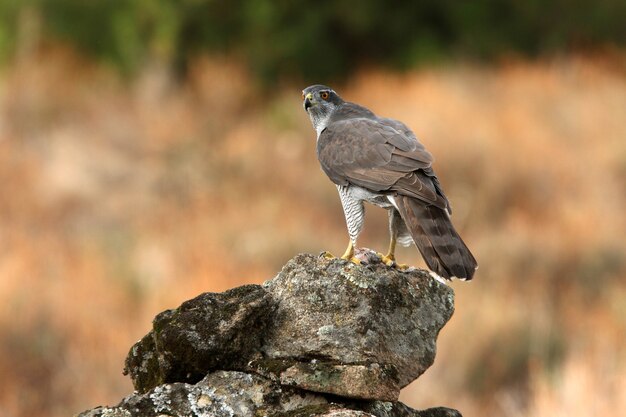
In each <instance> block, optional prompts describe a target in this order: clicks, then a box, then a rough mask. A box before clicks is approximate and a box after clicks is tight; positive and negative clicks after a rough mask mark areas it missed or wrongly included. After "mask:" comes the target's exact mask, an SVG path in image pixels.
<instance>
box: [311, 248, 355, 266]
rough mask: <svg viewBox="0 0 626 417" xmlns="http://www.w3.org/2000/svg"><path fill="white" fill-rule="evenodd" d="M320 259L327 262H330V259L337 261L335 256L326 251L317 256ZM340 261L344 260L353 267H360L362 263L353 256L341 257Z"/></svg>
mask: <svg viewBox="0 0 626 417" xmlns="http://www.w3.org/2000/svg"><path fill="white" fill-rule="evenodd" d="M319 257H320V258H324V259H328V260H332V259H337V257H336V256H335V255H333V254H332V253H330V252H328V251H326V250H325V251H324V252H322V253H320V255H319ZM341 259H344V260H346V261H350V262H352V263H353V264H355V265H361V264H362V262H361V260H360V259H359V258H357V257H355V256H346V255H344V256H342V257H341Z"/></svg>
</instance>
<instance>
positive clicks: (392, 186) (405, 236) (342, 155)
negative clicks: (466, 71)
mask: <svg viewBox="0 0 626 417" xmlns="http://www.w3.org/2000/svg"><path fill="white" fill-rule="evenodd" d="M302 99H303V101H304V102H303V106H304V110H305V111H306V112H307V113H308V115H309V117H310V119H311V123H312V124H313V128H314V129H315V131H316V133H317V157H318V159H319V162H320V164H321V166H322V170H323V171H324V172H325V173H326V175H328V177H329V178H330V180H331V181H332V182H333V183H335V185H336V186H337V190H338V191H339V197H340V198H341V204H342V206H343V210H344V214H345V217H346V224H347V227H348V234H349V236H350V241H349V242H348V248H347V249H346V251H345V253H344V254H343V256H342V258H343V259H348V260H351V261H353V262H355V263H359V260H358V259H356V258H355V257H354V248H355V247H356V243H357V238H358V236H359V233H360V232H361V229H362V227H363V223H364V215H365V208H364V204H363V203H364V202H368V203H371V204H374V205H376V206H379V207H382V208H384V209H387V211H388V214H389V232H390V234H391V240H390V243H389V251H388V253H387V254H386V255H382V254H381V259H382V261H383V262H384V263H385V264H387V265H390V266H391V265H394V264H395V255H394V253H395V249H396V243H400V244H401V245H403V246H409V245H410V244H411V243H412V242H413V243H415V245H416V246H417V248H418V249H419V251H420V253H421V254H422V257H423V258H424V260H425V261H426V265H428V268H429V269H430V270H431V271H433V272H434V273H436V274H437V275H439V276H440V277H442V278H446V279H451V278H452V277H456V278H459V279H462V280H470V279H472V276H473V275H474V271H475V270H476V268H477V267H478V264H477V263H476V259H474V256H473V255H472V254H471V252H470V251H469V249H468V248H467V246H466V245H465V243H464V242H463V240H462V239H461V237H460V236H459V234H458V233H457V232H456V230H455V229H454V226H453V225H452V222H451V220H450V214H451V209H450V203H449V202H448V199H447V198H446V196H445V194H444V193H443V190H442V188H441V184H440V183H439V180H438V179H437V177H436V176H435V173H434V171H433V168H432V162H433V157H432V156H431V154H430V153H429V152H428V151H427V150H426V149H425V148H424V145H422V144H421V143H420V142H419V141H418V140H417V138H416V137H415V134H414V133H413V132H412V131H411V130H410V129H409V128H408V127H407V126H406V125H405V124H404V123H402V122H400V121H398V120H394V119H388V118H384V117H379V116H377V115H375V114H374V113H373V112H371V111H370V110H368V109H366V108H365V107H363V106H360V105H358V104H355V103H350V102H347V101H344V100H343V99H342V98H341V97H340V96H339V95H338V94H337V93H336V92H335V91H334V90H333V89H331V88H330V87H327V86H324V85H312V86H310V87H307V88H305V89H304V90H303V91H302Z"/></svg>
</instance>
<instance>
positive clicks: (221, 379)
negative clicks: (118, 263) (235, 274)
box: [79, 254, 460, 417]
mask: <svg viewBox="0 0 626 417" xmlns="http://www.w3.org/2000/svg"><path fill="white" fill-rule="evenodd" d="M453 311H454V292H453V291H452V289H451V288H450V287H448V286H446V285H445V284H442V283H440V282H438V281H436V280H435V279H433V278H432V277H431V276H430V274H429V273H428V272H427V271H423V270H418V269H414V270H411V271H399V270H396V269H394V268H389V267H387V266H386V265H384V264H382V263H380V262H378V263H377V262H375V261H372V262H370V263H369V264H367V265H355V264H353V263H350V262H347V261H344V260H341V259H332V260H329V259H326V258H323V257H316V256H313V255H307V254H304V255H298V256H296V257H295V258H293V259H292V260H290V261H289V262H288V263H287V264H286V265H285V266H284V267H283V270H282V271H281V272H280V273H279V274H278V275H277V276H276V277H275V278H273V279H271V280H269V281H267V282H265V283H264V284H263V285H245V286H242V287H238V288H234V289H231V290H229V291H226V292H224V293H219V294H216V293H205V294H202V295H200V296H198V297H196V298H194V299H192V300H189V301H186V302H184V303H183V304H182V305H181V306H180V307H178V308H177V309H173V310H167V311H164V312H162V313H160V314H159V315H157V316H156V318H155V319H154V322H153V328H152V330H151V331H150V332H149V333H148V334H147V335H146V336H145V337H144V338H143V339H141V340H140V341H139V342H137V343H136V344H135V345H134V346H133V347H132V348H131V350H130V352H129V354H128V357H127V359H126V367H125V373H127V374H129V375H130V377H131V378H132V381H133V385H134V387H135V389H136V391H135V393H134V394H132V395H130V396H128V397H126V398H125V399H123V400H122V401H121V402H120V403H119V404H118V405H116V406H112V407H98V408H95V409H92V410H89V411H85V412H83V413H81V414H80V415H79V416H80V417H96V416H103V417H115V416H120V417H121V416H124V417H128V416H217V417H222V416H224V417H225V416H229V417H235V416H284V417H287V416H303V417H304V416H346V417H348V416H378V417H401V416H422V417H427V416H428V417H438V416H440V417H444V416H460V414H459V413H458V411H456V410H453V409H449V408H443V407H441V408H431V409H428V410H422V411H417V410H413V409H411V408H409V407H407V406H406V405H404V404H402V403H401V402H399V401H398V395H399V393H400V389H401V388H403V387H404V386H406V385H408V384H409V383H411V382H412V381H414V380H415V379H417V378H418V377H419V376H420V375H421V374H422V373H423V372H424V371H425V370H426V369H427V368H428V367H429V366H431V365H432V363H433V361H434V359H435V350H436V340H437V335H438V334H439V331H440V330H441V328H442V327H443V326H444V325H445V324H446V322H447V321H448V320H449V319H450V317H451V316H452V313H453Z"/></svg>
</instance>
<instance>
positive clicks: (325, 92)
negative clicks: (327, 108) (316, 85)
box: [320, 91, 329, 100]
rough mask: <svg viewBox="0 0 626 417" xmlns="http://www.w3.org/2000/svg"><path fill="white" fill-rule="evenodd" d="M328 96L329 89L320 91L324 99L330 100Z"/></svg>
mask: <svg viewBox="0 0 626 417" xmlns="http://www.w3.org/2000/svg"><path fill="white" fill-rule="evenodd" d="M328 96H329V94H328V91H322V92H321V93H320V97H321V98H322V99H324V100H328Z"/></svg>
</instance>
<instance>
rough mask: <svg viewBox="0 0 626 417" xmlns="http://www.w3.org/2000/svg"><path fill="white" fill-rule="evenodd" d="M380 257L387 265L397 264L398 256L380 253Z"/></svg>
mask: <svg viewBox="0 0 626 417" xmlns="http://www.w3.org/2000/svg"><path fill="white" fill-rule="evenodd" d="M378 257H379V258H380V260H381V261H382V263H384V264H385V265H387V266H395V265H396V258H395V257H394V256H393V255H383V254H382V253H380V252H379V253H378Z"/></svg>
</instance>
